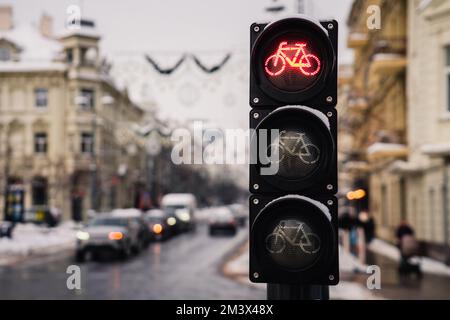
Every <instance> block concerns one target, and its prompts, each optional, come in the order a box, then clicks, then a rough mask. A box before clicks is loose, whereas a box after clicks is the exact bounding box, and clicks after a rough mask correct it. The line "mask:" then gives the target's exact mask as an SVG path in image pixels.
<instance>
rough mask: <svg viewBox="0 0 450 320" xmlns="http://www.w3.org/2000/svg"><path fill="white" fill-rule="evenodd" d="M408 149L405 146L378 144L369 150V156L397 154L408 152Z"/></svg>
mask: <svg viewBox="0 0 450 320" xmlns="http://www.w3.org/2000/svg"><path fill="white" fill-rule="evenodd" d="M407 151H408V149H407V147H406V146H405V145H404V144H397V143H384V142H376V143H374V144H372V145H371V146H370V147H368V148H367V154H368V155H374V154H377V153H396V152H400V153H403V152H407Z"/></svg>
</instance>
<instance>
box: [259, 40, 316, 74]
mask: <svg viewBox="0 0 450 320" xmlns="http://www.w3.org/2000/svg"><path fill="white" fill-rule="evenodd" d="M306 47H307V44H306V43H295V44H294V45H293V46H288V43H287V42H281V43H280V45H279V46H278V49H277V52H276V53H275V54H273V55H271V56H270V57H268V58H267V60H266V62H265V64H264V68H265V70H266V73H267V74H268V75H270V76H272V77H274V76H279V75H281V74H282V73H283V72H284V71H285V70H286V64H288V65H289V66H290V67H292V68H297V69H298V70H299V71H300V72H301V73H302V74H303V75H305V76H307V77H311V76H315V75H316V74H318V73H319V71H320V60H319V58H318V57H317V56H315V55H314V54H311V53H308V52H307V51H306ZM293 52H295V53H294V54H293V58H292V59H291V58H290V56H291V57H292V53H293ZM287 53H290V56H288V55H287Z"/></svg>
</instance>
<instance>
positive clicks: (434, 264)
mask: <svg viewBox="0 0 450 320" xmlns="http://www.w3.org/2000/svg"><path fill="white" fill-rule="evenodd" d="M369 249H370V250H371V251H373V252H375V253H378V254H380V255H383V256H386V257H388V258H390V259H392V260H394V261H399V260H400V251H399V250H398V249H397V247H396V246H394V245H392V244H390V243H387V242H385V241H383V240H380V239H374V240H373V241H372V242H371V243H370V245H369ZM414 260H416V261H417V262H420V265H421V267H422V271H423V272H425V273H433V274H438V275H445V276H450V267H449V266H446V265H445V264H444V263H442V262H439V261H436V260H434V259H431V258H428V257H416V258H414Z"/></svg>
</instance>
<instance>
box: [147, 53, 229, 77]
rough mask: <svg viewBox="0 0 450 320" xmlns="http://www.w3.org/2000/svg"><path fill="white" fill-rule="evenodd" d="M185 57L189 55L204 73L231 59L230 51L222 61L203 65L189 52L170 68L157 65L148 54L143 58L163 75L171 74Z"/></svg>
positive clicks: (220, 66)
mask: <svg viewBox="0 0 450 320" xmlns="http://www.w3.org/2000/svg"><path fill="white" fill-rule="evenodd" d="M186 57H190V58H191V59H192V60H193V61H194V62H195V64H196V65H197V66H198V67H199V68H200V69H201V70H202V71H203V72H205V73H209V74H211V73H215V72H217V71H219V70H220V69H221V68H222V67H223V66H224V65H225V64H226V63H227V62H228V61H229V60H230V59H231V53H227V54H226V56H225V57H224V58H223V59H222V61H221V62H220V63H219V64H217V65H215V66H212V67H207V66H205V64H204V63H202V62H201V61H200V59H199V58H198V57H197V56H196V55H194V54H190V55H183V56H182V57H181V58H180V60H178V62H177V63H176V64H175V65H174V66H173V67H171V68H166V69H164V68H162V67H160V66H159V64H158V63H157V62H156V61H155V60H154V59H153V58H151V57H150V56H149V55H148V54H146V55H145V59H146V60H147V62H148V63H150V65H152V67H153V68H154V69H155V70H156V71H157V72H159V73H160V74H163V75H171V74H172V73H173V72H174V71H175V70H177V69H178V68H179V67H180V66H181V65H182V64H183V63H184V62H185V60H186Z"/></svg>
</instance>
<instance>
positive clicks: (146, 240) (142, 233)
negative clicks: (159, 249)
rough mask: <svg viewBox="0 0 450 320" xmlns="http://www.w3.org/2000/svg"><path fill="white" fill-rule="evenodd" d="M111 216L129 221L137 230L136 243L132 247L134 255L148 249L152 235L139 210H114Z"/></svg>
mask: <svg viewBox="0 0 450 320" xmlns="http://www.w3.org/2000/svg"><path fill="white" fill-rule="evenodd" d="M111 216H113V217H119V218H127V219H131V221H133V222H134V223H135V224H136V225H137V228H138V242H137V244H136V245H135V246H133V247H132V250H133V252H134V253H139V252H140V251H141V250H142V249H143V248H146V247H148V245H149V244H150V242H151V240H152V234H151V232H150V230H149V229H148V227H147V223H146V222H145V221H144V216H143V213H142V211H141V210H139V209H135V208H129V209H115V210H113V211H112V212H111Z"/></svg>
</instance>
